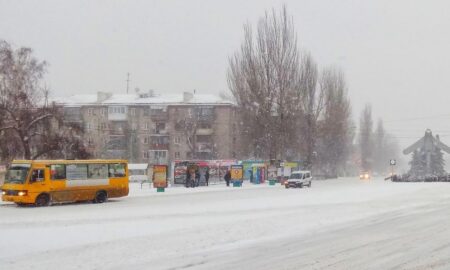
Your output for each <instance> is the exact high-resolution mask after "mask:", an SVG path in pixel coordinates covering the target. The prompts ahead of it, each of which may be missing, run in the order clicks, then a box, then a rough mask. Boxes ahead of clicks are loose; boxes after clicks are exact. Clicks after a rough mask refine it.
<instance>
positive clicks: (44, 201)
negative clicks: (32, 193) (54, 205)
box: [35, 194, 50, 206]
mask: <svg viewBox="0 0 450 270" xmlns="http://www.w3.org/2000/svg"><path fill="white" fill-rule="evenodd" d="M49 203H50V197H49V196H48V195H47V194H41V195H39V196H37V198H36V202H35V205H36V206H48V205H49Z"/></svg>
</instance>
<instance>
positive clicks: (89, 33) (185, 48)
mask: <svg viewBox="0 0 450 270" xmlns="http://www.w3.org/2000/svg"><path fill="white" fill-rule="evenodd" d="M283 3H285V4H286V5H287V8H288V11H289V12H290V14H291V15H292V16H293V17H294V21H295V24H296V30H297V33H298V37H299V41H300V46H301V47H302V48H304V49H306V50H309V51H310V52H311V53H312V54H313V56H314V57H315V59H316V60H317V62H318V63H319V65H320V66H322V67H324V66H328V65H335V66H339V67H341V68H342V69H343V70H344V72H345V73H346V77H347V81H348V84H349V95H350V97H351V100H352V105H353V113H354V115H355V119H357V118H358V116H359V113H360V111H361V109H362V108H363V106H364V104H365V103H367V102H370V103H371V104H372V106H373V111H374V116H375V118H377V117H382V118H383V119H384V120H385V121H386V122H385V124H386V127H387V128H388V129H389V130H390V131H391V132H392V133H393V134H394V135H395V136H396V137H398V138H399V139H400V141H401V143H402V145H403V146H406V145H407V144H409V143H412V142H414V141H415V140H416V137H418V136H421V135H422V134H423V132H424V130H425V128H431V129H433V131H435V132H438V133H440V134H441V136H442V140H443V141H444V142H448V143H449V144H450V105H449V103H450V74H449V73H450V18H449V17H448V14H449V12H450V1H426V0H423V1H412V0H402V1H392V0H380V1H350V0H339V1H338V0H336V1H320V0H311V1H303V0H297V1H286V0H285V1H275V0H274V1H269V0H245V1H243V0H240V1H232V0H228V1H186V0H185V1H168V0H166V1H164V0H161V1H133V0H127V1H94V0H86V1H58V0H54V1H50V0H40V1H17V0H15V1H12V0H11V1H6V0H0V39H5V40H7V41H8V42H10V43H12V44H13V45H15V46H29V47H32V48H33V49H34V51H35V55H36V56H37V57H38V58H40V59H45V60H46V61H48V62H49V64H50V66H49V69H48V71H49V72H48V75H47V76H46V81H47V83H48V85H49V86H50V88H51V89H52V91H53V93H54V95H58V96H61V95H69V94H74V93H95V92H96V91H98V90H101V91H112V92H115V93H124V92H125V89H126V82H125V80H126V74H127V72H130V73H131V89H134V88H135V87H139V88H141V89H143V90H145V89H155V90H156V92H159V93H163V92H181V91H184V90H192V89H197V91H198V92H200V93H209V92H211V93H219V92H221V91H227V84H226V70H227V65H228V63H227V57H228V56H230V55H231V54H233V52H234V51H235V50H236V49H237V48H238V47H239V45H240V42H241V40H242V37H243V31H242V25H243V24H244V23H245V22H246V21H248V22H250V23H252V24H253V25H255V24H256V22H257V20H258V18H259V17H260V16H262V15H263V13H264V11H265V10H268V9H271V8H272V7H275V8H280V7H281V5H282V4H283ZM418 118H420V119H418Z"/></svg>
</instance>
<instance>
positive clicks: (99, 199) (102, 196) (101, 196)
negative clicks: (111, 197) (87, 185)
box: [94, 191, 108, 203]
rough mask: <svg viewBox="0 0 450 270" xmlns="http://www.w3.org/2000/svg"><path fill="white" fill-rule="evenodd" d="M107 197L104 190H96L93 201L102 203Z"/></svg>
mask: <svg viewBox="0 0 450 270" xmlns="http://www.w3.org/2000/svg"><path fill="white" fill-rule="evenodd" d="M107 199H108V195H107V194H106V191H98V192H97V194H95V199H94V203H104V202H106V200H107Z"/></svg>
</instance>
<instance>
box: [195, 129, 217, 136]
mask: <svg viewBox="0 0 450 270" xmlns="http://www.w3.org/2000/svg"><path fill="white" fill-rule="evenodd" d="M213 133H214V129H212V128H198V129H197V135H212V134H213Z"/></svg>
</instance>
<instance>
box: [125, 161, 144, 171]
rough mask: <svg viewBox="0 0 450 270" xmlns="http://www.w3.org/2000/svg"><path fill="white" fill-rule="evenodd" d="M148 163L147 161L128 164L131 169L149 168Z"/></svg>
mask: <svg viewBox="0 0 450 270" xmlns="http://www.w3.org/2000/svg"><path fill="white" fill-rule="evenodd" d="M147 168H148V164H147V163H130V164H128V169H129V170H147Z"/></svg>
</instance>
